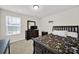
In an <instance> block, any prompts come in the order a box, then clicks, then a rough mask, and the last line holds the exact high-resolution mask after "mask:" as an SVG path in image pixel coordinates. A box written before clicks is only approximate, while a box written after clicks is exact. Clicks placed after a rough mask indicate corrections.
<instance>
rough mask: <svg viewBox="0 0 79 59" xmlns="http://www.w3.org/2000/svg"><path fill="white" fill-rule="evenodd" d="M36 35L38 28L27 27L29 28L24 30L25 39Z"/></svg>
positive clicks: (37, 34)
mask: <svg viewBox="0 0 79 59" xmlns="http://www.w3.org/2000/svg"><path fill="white" fill-rule="evenodd" d="M38 36H39V30H37V29H29V30H27V31H25V39H26V40H29V39H32V38H36V37H38Z"/></svg>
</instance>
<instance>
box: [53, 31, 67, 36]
mask: <svg viewBox="0 0 79 59" xmlns="http://www.w3.org/2000/svg"><path fill="white" fill-rule="evenodd" d="M52 34H54V35H58V36H62V37H66V36H67V31H62V30H53V32H52Z"/></svg>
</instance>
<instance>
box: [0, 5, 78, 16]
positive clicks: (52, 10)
mask: <svg viewBox="0 0 79 59" xmlns="http://www.w3.org/2000/svg"><path fill="white" fill-rule="evenodd" d="M75 7H79V6H77V5H39V9H38V10H34V9H33V5H0V8H2V9H6V10H10V11H14V12H18V13H22V14H26V15H30V16H36V17H45V16H48V15H52V14H56V13H59V12H62V11H66V10H69V9H71V8H75Z"/></svg>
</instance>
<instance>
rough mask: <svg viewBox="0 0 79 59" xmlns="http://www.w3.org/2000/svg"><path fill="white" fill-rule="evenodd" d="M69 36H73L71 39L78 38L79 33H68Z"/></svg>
mask: <svg viewBox="0 0 79 59" xmlns="http://www.w3.org/2000/svg"><path fill="white" fill-rule="evenodd" d="M67 36H71V37H74V38H77V37H78V33H76V32H67Z"/></svg>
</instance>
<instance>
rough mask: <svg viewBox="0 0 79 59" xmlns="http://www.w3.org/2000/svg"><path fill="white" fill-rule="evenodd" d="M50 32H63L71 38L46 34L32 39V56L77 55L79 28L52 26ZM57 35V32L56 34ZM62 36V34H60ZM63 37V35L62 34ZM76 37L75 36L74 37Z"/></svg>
mask: <svg viewBox="0 0 79 59" xmlns="http://www.w3.org/2000/svg"><path fill="white" fill-rule="evenodd" d="M52 31H53V32H54V31H63V32H67V34H69V35H70V34H71V33H72V32H74V33H76V34H72V36H73V37H72V36H61V35H60V34H59V35H55V34H52V33H50V34H48V35H45V36H40V37H37V38H33V41H34V43H33V46H34V51H33V53H34V54H78V53H79V26H53V28H52ZM57 33H58V32H57ZM61 34H62V33H61ZM63 35H64V34H63ZM75 35H76V36H75Z"/></svg>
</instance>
